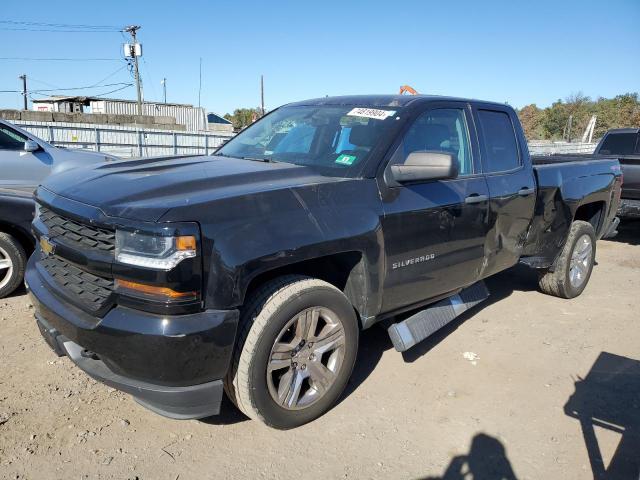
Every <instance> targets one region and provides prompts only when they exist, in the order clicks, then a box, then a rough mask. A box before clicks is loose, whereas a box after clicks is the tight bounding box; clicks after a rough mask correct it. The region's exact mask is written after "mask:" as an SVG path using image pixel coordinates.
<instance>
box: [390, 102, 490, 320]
mask: <svg viewBox="0 0 640 480" xmlns="http://www.w3.org/2000/svg"><path fill="white" fill-rule="evenodd" d="M472 126H473V121H472V117H471V111H470V109H469V107H468V105H467V104H464V103H460V102H446V103H443V104H441V105H440V104H439V105H438V107H437V108H435V107H429V108H428V109H427V110H426V111H424V112H423V113H421V114H420V115H419V116H418V117H417V118H416V120H415V121H414V122H413V123H412V125H411V126H410V127H409V129H408V131H406V133H405V134H404V137H403V141H402V142H401V144H400V146H399V147H398V150H397V151H396V153H395V155H394V157H393V158H392V160H391V163H399V162H404V161H405V160H406V158H407V156H408V155H409V153H411V152H413V151H421V150H431V151H444V152H448V153H451V154H452V155H454V158H456V159H457V160H458V164H459V175H458V177H457V178H454V179H447V180H429V181H423V182H415V183H412V184H403V185H399V186H389V187H388V188H383V189H381V190H382V197H383V198H382V199H383V208H384V218H383V221H382V232H383V235H384V248H385V254H386V274H385V282H384V295H383V298H384V300H383V308H382V313H386V312H390V311H395V310H400V309H403V308H406V307H409V306H411V305H418V304H421V303H425V301H427V300H428V299H431V298H434V297H437V296H439V295H442V294H446V293H448V292H451V291H453V290H455V289H458V288H461V287H465V286H468V285H470V284H472V283H474V282H476V281H477V280H478V278H479V276H480V271H481V267H482V263H483V260H484V241H485V237H486V235H487V232H488V208H489V190H488V187H487V183H486V180H485V178H484V176H482V175H481V168H480V162H479V155H478V146H477V143H476V141H475V135H473V132H472V131H470V129H471V128H473V127H472ZM472 139H473V141H472Z"/></svg>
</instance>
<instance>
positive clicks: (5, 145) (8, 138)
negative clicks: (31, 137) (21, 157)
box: [0, 125, 27, 150]
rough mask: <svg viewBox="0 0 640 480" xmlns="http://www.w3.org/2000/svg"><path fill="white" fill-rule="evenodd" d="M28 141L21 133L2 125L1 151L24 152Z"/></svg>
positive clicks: (0, 132) (0, 126) (0, 136)
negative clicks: (25, 143)
mask: <svg viewBox="0 0 640 480" xmlns="http://www.w3.org/2000/svg"><path fill="white" fill-rule="evenodd" d="M26 141H27V139H26V138H25V137H23V136H22V135H20V134H19V133H17V132H15V131H13V130H12V129H10V128H7V127H5V126H3V125H0V150H23V149H24V142H26Z"/></svg>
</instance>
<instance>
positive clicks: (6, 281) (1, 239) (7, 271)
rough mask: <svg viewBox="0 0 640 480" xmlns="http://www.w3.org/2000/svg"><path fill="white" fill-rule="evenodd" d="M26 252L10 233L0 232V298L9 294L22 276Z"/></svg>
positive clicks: (18, 284)
mask: <svg viewBox="0 0 640 480" xmlns="http://www.w3.org/2000/svg"><path fill="white" fill-rule="evenodd" d="M26 263H27V254H26V253H25V251H24V248H22V245H20V243H19V242H18V241H17V240H16V239H15V238H13V237H12V236H11V235H9V234H7V233H4V232H0V298H4V297H6V296H7V295H9V294H11V293H12V292H13V291H14V290H15V289H16V288H18V286H20V284H21V283H22V278H23V277H24V268H25V265H26Z"/></svg>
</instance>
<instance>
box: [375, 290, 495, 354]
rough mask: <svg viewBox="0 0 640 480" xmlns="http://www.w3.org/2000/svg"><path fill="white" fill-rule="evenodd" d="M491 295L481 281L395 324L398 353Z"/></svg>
mask: <svg viewBox="0 0 640 480" xmlns="http://www.w3.org/2000/svg"><path fill="white" fill-rule="evenodd" d="M488 297H489V291H488V290H487V287H486V285H485V284H484V282H483V281H479V282H477V283H474V284H473V285H471V286H470V287H467V288H465V289H464V290H462V291H461V292H460V293H457V294H455V295H452V296H450V297H448V298H445V299H444V300H440V301H439V302H437V303H434V304H433V305H430V306H428V307H427V308H425V309H424V310H421V311H420V312H418V313H416V314H414V315H412V316H411V317H409V318H407V319H406V320H403V321H402V322H398V323H394V324H393V325H391V326H390V327H389V328H388V330H387V331H388V332H389V337H391V341H392V342H393V346H394V347H395V349H396V350H397V351H398V352H405V351H407V350H409V349H410V348H411V347H413V346H414V345H416V344H418V343H420V342H421V341H422V340H424V339H425V338H427V337H428V336H429V335H431V334H433V333H435V332H436V331H437V330H439V329H441V328H442V327H444V326H445V325H446V324H447V323H449V322H450V321H452V320H453V319H454V318H456V317H457V316H458V315H460V314H462V313H464V312H466V311H467V310H469V309H470V308H471V307H474V306H475V305H477V304H479V303H480V302H482V301H484V300H486V299H487V298H488Z"/></svg>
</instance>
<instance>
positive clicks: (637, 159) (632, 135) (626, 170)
mask: <svg viewBox="0 0 640 480" xmlns="http://www.w3.org/2000/svg"><path fill="white" fill-rule="evenodd" d="M594 155H608V156H615V157H617V158H618V160H619V161H620V166H621V167H622V174H623V175H624V183H623V185H622V199H621V201H620V211H619V213H618V214H619V215H620V216H621V217H623V218H624V217H627V218H640V128H616V129H613V130H609V131H608V132H607V133H605V135H604V137H602V140H600V142H599V143H598V146H597V147H596V150H595V152H594Z"/></svg>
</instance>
